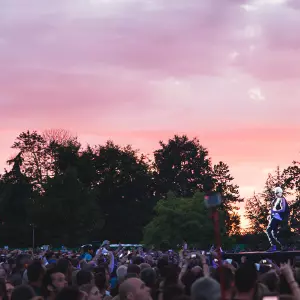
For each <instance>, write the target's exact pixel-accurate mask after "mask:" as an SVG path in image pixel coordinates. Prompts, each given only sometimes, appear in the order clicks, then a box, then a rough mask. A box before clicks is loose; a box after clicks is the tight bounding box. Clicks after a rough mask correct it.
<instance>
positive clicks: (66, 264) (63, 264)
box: [56, 258, 72, 281]
mask: <svg viewBox="0 0 300 300" xmlns="http://www.w3.org/2000/svg"><path fill="white" fill-rule="evenodd" d="M56 268H57V270H58V271H59V272H61V273H63V274H65V276H66V279H67V280H68V281H70V280H71V276H72V264H71V262H70V261H69V260H68V259H65V258H61V259H59V260H58V262H57V265H56Z"/></svg>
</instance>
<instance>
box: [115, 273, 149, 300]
mask: <svg viewBox="0 0 300 300" xmlns="http://www.w3.org/2000/svg"><path fill="white" fill-rule="evenodd" d="M119 296H120V300H148V299H149V297H150V289H149V288H148V287H146V285H145V283H144V282H143V281H142V280H140V279H139V278H129V279H127V280H125V281H124V282H123V283H122V284H121V285H120V287H119Z"/></svg>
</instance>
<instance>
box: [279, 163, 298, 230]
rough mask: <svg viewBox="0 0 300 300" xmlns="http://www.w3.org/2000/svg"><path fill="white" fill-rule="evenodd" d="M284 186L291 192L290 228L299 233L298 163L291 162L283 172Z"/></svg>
mask: <svg viewBox="0 0 300 300" xmlns="http://www.w3.org/2000/svg"><path fill="white" fill-rule="evenodd" d="M283 176H284V178H285V185H286V187H287V188H289V189H290V190H291V191H292V192H291V193H290V197H294V199H289V203H290V210H291V227H292V228H293V229H296V230H298V231H299V228H300V213H299V212H300V163H299V162H297V161H293V163H292V165H291V166H289V167H288V168H286V169H285V170H284V171H283Z"/></svg>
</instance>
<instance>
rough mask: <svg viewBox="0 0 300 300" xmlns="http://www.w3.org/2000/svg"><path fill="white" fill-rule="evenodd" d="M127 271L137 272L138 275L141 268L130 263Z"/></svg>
mask: <svg viewBox="0 0 300 300" xmlns="http://www.w3.org/2000/svg"><path fill="white" fill-rule="evenodd" d="M127 273H132V274H136V275H137V276H140V273H141V269H140V267H139V266H137V265H134V264H130V265H129V266H128V268H127Z"/></svg>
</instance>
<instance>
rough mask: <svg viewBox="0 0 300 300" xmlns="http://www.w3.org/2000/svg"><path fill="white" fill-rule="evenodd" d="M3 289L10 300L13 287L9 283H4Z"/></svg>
mask: <svg viewBox="0 0 300 300" xmlns="http://www.w3.org/2000/svg"><path fill="white" fill-rule="evenodd" d="M5 288H6V295H7V299H8V300H10V299H11V295H12V292H13V290H14V286H13V285H12V284H11V283H10V282H6V283H5Z"/></svg>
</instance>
